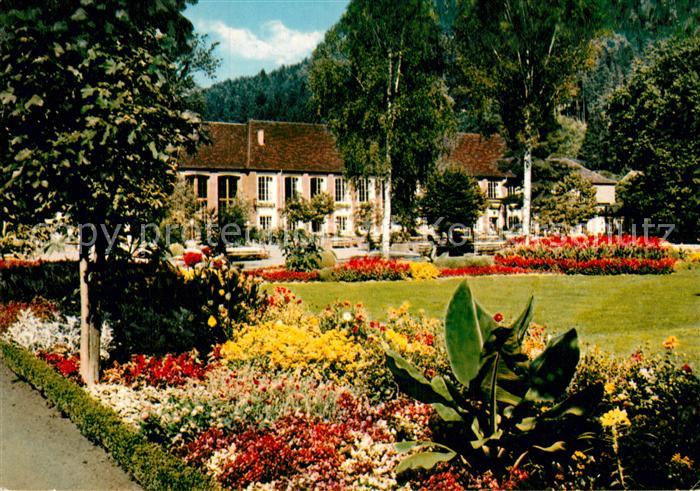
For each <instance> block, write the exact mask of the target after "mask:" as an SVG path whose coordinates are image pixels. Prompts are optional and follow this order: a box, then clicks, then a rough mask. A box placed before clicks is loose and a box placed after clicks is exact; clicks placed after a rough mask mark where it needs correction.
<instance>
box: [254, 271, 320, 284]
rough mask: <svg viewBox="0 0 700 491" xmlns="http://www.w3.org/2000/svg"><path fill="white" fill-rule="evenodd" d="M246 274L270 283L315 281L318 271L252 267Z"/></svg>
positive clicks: (317, 277)
mask: <svg viewBox="0 0 700 491" xmlns="http://www.w3.org/2000/svg"><path fill="white" fill-rule="evenodd" d="M247 273H248V274H250V275H252V276H255V277H258V278H262V279H263V280H265V281H269V282H270V283H289V282H293V281H316V280H318V279H319V273H318V271H289V270H287V269H280V268H271V269H253V270H249V271H247Z"/></svg>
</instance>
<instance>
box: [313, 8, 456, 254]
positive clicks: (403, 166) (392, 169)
mask: <svg viewBox="0 0 700 491" xmlns="http://www.w3.org/2000/svg"><path fill="white" fill-rule="evenodd" d="M439 36H440V29H439V26H438V22H437V16H436V14H435V12H434V10H433V7H432V3H431V2H428V1H426V0H406V1H402V2H393V1H390V0H353V1H352V2H351V3H350V5H349V6H348V8H347V11H346V13H345V14H344V15H343V17H342V18H341V20H340V21H339V22H338V24H337V25H335V26H334V27H333V28H332V29H330V30H329V32H328V33H327V34H326V37H325V39H324V41H323V43H321V44H320V45H319V47H318V48H317V49H316V50H315V52H314V54H313V58H312V62H311V68H310V80H309V82H310V86H311V89H312V92H313V98H312V99H313V102H314V104H315V106H316V107H317V109H318V111H319V115H320V116H321V117H322V118H323V119H324V120H325V121H326V122H327V124H328V126H329V128H330V130H331V132H332V133H333V134H334V136H335V137H336V142H337V146H338V149H339V151H340V152H341V154H342V156H343V159H344V161H345V171H346V174H347V176H348V177H350V178H351V179H358V178H365V177H370V176H371V177H375V178H377V179H378V183H379V189H380V194H381V197H382V200H381V203H382V222H381V230H382V240H381V244H382V245H381V248H382V253H383V254H384V255H385V256H387V255H388V254H389V246H390V238H391V223H392V222H391V217H392V208H393V205H394V203H392V199H393V198H396V200H397V203H396V204H397V205H398V206H403V207H406V208H407V209H408V208H409V207H414V204H415V200H416V196H415V190H416V186H417V184H418V183H419V182H424V181H425V179H426V178H427V176H428V174H429V172H430V170H431V169H432V168H433V166H434V163H435V161H436V159H437V158H438V157H439V156H440V154H441V152H442V151H443V149H444V143H445V141H446V135H448V134H449V133H450V131H451V130H452V129H453V127H454V117H453V113H452V108H451V106H452V103H451V99H450V98H449V96H448V95H447V90H446V87H445V84H444V81H443V79H442V73H443V57H442V52H441V47H440V46H441V45H440V42H439Z"/></svg>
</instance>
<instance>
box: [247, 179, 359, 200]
mask: <svg viewBox="0 0 700 491" xmlns="http://www.w3.org/2000/svg"><path fill="white" fill-rule="evenodd" d="M325 183H326V180H325V178H323V177H312V178H311V179H310V184H311V189H310V191H311V192H310V194H311V197H312V198H313V197H314V196H316V195H317V194H320V193H323V192H325V191H326V189H325ZM272 186H273V177H272V176H258V201H261V202H265V203H268V202H270V201H272ZM355 189H356V191H357V199H358V201H360V202H362V203H364V202H365V201H369V199H370V193H369V190H370V181H369V179H359V180H358V181H357V183H356V184H355ZM300 195H301V178H300V177H296V176H287V177H285V178H284V200H285V202H287V201H290V200H292V199H295V198H298V197H299V196H300ZM333 197H334V199H335V201H336V202H338V203H342V202H346V201H348V184H347V181H346V179H345V178H344V177H336V178H335V189H334V194H333Z"/></svg>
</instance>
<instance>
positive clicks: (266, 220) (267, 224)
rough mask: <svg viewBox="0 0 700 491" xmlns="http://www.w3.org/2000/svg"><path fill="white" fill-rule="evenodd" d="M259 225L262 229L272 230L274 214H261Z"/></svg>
mask: <svg viewBox="0 0 700 491" xmlns="http://www.w3.org/2000/svg"><path fill="white" fill-rule="evenodd" d="M258 225H259V226H260V230H272V215H260V216H259V217H258Z"/></svg>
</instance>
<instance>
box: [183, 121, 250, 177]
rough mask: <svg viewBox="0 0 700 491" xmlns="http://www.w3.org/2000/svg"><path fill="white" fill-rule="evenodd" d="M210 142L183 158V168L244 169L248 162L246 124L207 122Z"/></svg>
mask: <svg viewBox="0 0 700 491" xmlns="http://www.w3.org/2000/svg"><path fill="white" fill-rule="evenodd" d="M207 129H208V130H209V135H210V136H211V140H212V143H211V144H209V145H202V146H201V147H199V149H198V150H197V154H196V155H188V156H186V157H185V158H184V159H183V162H182V167H183V168H185V169H212V170H220V169H245V168H246V166H247V162H248V125H246V124H239V123H208V124H207Z"/></svg>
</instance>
